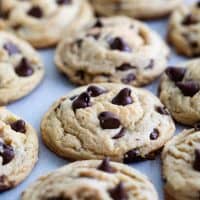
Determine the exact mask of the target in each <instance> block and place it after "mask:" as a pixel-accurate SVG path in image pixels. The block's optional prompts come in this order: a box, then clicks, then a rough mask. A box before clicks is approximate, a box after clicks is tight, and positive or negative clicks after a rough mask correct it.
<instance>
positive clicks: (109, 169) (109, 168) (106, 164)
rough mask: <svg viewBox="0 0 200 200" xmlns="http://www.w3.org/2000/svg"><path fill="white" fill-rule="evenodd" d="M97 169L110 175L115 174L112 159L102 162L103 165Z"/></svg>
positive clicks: (105, 159)
mask: <svg viewBox="0 0 200 200" xmlns="http://www.w3.org/2000/svg"><path fill="white" fill-rule="evenodd" d="M97 169H98V170H101V171H104V172H108V173H114V172H115V170H114V169H113V168H112V166H111V165H110V159H109V158H108V157H107V158H104V159H103V160H102V163H101V164H100V165H99V166H98V167H97Z"/></svg>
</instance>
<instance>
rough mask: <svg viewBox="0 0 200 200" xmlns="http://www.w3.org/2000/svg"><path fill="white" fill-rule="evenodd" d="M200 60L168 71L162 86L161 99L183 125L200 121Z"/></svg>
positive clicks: (173, 67) (162, 80) (172, 67)
mask: <svg viewBox="0 0 200 200" xmlns="http://www.w3.org/2000/svg"><path fill="white" fill-rule="evenodd" d="M199 65H200V59H194V60H191V61H188V62H185V63H181V64H178V65H177V66H171V67H169V68H168V69H166V72H165V74H164V75H163V77H162V79H161V84H160V99H161V101H162V102H163V104H164V105H165V106H166V107H167V108H168V109H169V111H170V113H171V114H172V116H173V117H174V118H175V119H176V120H177V121H178V122H181V123H182V124H186V125H193V124H195V123H197V122H199V121H200V107H199V102H200V68H199Z"/></svg>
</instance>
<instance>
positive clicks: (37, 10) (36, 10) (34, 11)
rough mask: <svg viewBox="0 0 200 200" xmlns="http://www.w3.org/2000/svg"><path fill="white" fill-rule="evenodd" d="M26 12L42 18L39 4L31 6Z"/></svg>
mask: <svg viewBox="0 0 200 200" xmlns="http://www.w3.org/2000/svg"><path fill="white" fill-rule="evenodd" d="M27 14H28V15H30V16H32V17H35V18H42V16H43V12H42V9H41V8H40V7H39V6H33V7H32V8H31V9H30V10H29V11H28V12H27Z"/></svg>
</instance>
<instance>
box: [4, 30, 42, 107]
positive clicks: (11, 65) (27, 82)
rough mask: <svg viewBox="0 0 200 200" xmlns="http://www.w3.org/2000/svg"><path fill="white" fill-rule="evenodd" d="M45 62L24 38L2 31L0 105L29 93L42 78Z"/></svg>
mask: <svg viewBox="0 0 200 200" xmlns="http://www.w3.org/2000/svg"><path fill="white" fill-rule="evenodd" d="M43 75H44V67H43V63H42V61H41V59H40V57H39V55H38V54H37V53H36V51H35V50H34V49H33V48H32V47H31V46H30V45H29V44H27V43H26V42H24V41H23V40H21V39H19V38H16V37H15V36H13V35H11V34H9V33H7V32H3V31H0V105H4V104H7V103H10V102H12V101H15V100H17V99H19V98H22V97H23V96H25V95H27V94H29V93H30V92H31V91H32V90H33V89H34V88H35V87H36V86H37V85H38V84H39V83H40V82H41V80H42V78H43Z"/></svg>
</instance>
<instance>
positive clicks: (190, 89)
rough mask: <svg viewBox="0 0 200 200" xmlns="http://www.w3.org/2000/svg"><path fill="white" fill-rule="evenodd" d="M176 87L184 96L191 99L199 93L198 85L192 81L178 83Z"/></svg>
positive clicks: (199, 87)
mask: <svg viewBox="0 0 200 200" xmlns="http://www.w3.org/2000/svg"><path fill="white" fill-rule="evenodd" d="M176 86H177V87H178V88H179V89H180V90H181V92H182V93H183V95H184V96H189V97H193V96H194V95H195V94H196V93H197V92H199V91H200V85H199V84H198V83H197V82H194V81H187V82H178V83H176Z"/></svg>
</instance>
